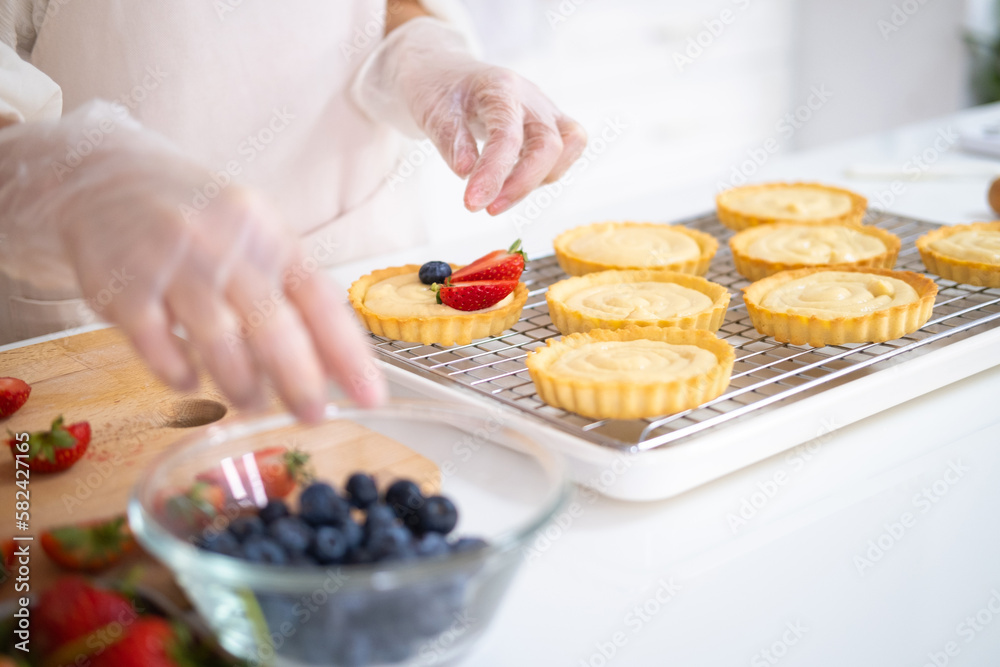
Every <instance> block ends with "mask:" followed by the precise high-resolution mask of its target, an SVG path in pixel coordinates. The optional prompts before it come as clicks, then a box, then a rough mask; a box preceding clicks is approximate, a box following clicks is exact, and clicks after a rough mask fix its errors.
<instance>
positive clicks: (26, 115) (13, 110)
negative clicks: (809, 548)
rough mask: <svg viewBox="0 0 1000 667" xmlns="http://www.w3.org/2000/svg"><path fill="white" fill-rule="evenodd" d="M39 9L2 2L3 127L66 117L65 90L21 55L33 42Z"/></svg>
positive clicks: (22, 1) (21, 1) (15, 0)
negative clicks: (63, 107)
mask: <svg viewBox="0 0 1000 667" xmlns="http://www.w3.org/2000/svg"><path fill="white" fill-rule="evenodd" d="M38 9H39V6H36V3H35V2H32V0H0V125H6V124H9V123H10V122H16V123H22V122H24V121H34V120H53V119H57V118H59V116H60V115H61V114H62V90H60V89H59V86H58V85H56V83H55V81H53V80H52V79H50V78H49V77H48V76H46V75H45V74H44V73H43V72H42V71H41V70H39V69H37V68H35V67H33V66H32V65H31V64H29V63H28V62H27V61H25V60H24V59H23V58H22V57H21V55H20V54H19V51H21V52H22V53H23V52H24V51H25V50H26V49H27V48H29V47H30V42H32V41H33V37H34V14H35V13H37V12H36V10H38ZM25 55H26V54H25Z"/></svg>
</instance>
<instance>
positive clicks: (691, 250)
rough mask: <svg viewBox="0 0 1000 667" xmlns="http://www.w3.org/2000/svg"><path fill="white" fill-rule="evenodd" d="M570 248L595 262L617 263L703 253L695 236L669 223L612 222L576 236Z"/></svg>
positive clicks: (659, 262)
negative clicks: (621, 224)
mask: <svg viewBox="0 0 1000 667" xmlns="http://www.w3.org/2000/svg"><path fill="white" fill-rule="evenodd" d="M567 249H568V250H569V251H570V252H571V253H573V254H574V255H577V256H580V257H585V258H586V259H588V260H590V261H592V262H601V263H605V264H611V265H616V266H642V267H650V266H666V265H667V264H673V263H676V262H682V261H685V260H692V259H698V258H699V257H700V256H701V249H700V248H699V247H698V243H697V242H696V241H695V240H694V239H693V238H691V237H690V236H688V235H686V234H684V233H682V232H678V231H675V230H673V229H670V228H669V227H666V226H664V227H655V226H642V227H618V226H609V227H607V228H605V229H602V230H599V231H595V232H594V233H591V234H584V235H582V236H580V237H579V238H576V239H574V240H573V241H572V242H570V244H569V246H568V247H567Z"/></svg>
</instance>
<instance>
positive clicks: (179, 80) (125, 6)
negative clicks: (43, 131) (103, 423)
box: [0, 0, 424, 343]
mask: <svg viewBox="0 0 1000 667" xmlns="http://www.w3.org/2000/svg"><path fill="white" fill-rule="evenodd" d="M25 4H27V5H31V13H30V16H31V20H30V22H28V21H27V19H25V18H24V17H23V16H22V19H21V23H20V24H19V26H18V30H17V31H16V33H17V34H16V37H17V42H18V43H17V45H16V46H17V47H18V48H19V51H20V52H21V54H22V56H24V57H26V58H28V59H29V60H30V62H31V64H32V65H34V66H35V67H36V68H38V69H39V70H41V71H42V72H44V73H45V74H47V75H48V76H49V77H50V78H51V79H52V80H53V81H54V82H55V83H56V84H58V86H59V87H60V88H61V90H62V98H63V111H64V112H65V113H68V112H70V111H72V110H73V109H76V108H77V107H78V106H80V105H81V104H83V103H85V102H87V101H88V100H91V99H94V98H104V99H107V100H117V101H119V102H121V103H122V104H124V105H125V106H126V107H128V108H129V110H130V112H131V113H132V115H133V116H134V117H135V118H136V119H137V120H139V121H140V122H141V123H142V124H143V125H145V126H146V127H148V128H150V129H152V130H155V131H157V132H159V133H161V134H163V135H165V136H166V137H168V138H169V139H170V140H172V141H173V142H174V143H175V144H176V145H177V146H179V147H180V148H181V149H182V150H183V151H185V152H186V153H187V154H188V155H190V156H192V157H194V158H195V159H197V160H199V161H200V162H201V163H203V164H205V165H206V166H208V167H209V168H210V169H211V170H212V171H213V172H215V173H216V174H217V176H218V181H219V182H220V183H222V182H224V181H225V180H226V178H227V177H231V178H233V179H234V180H236V181H238V182H241V183H242V184H245V185H247V186H249V187H251V188H254V189H257V190H259V191H261V192H263V193H264V194H265V195H267V196H268V197H269V198H270V200H271V201H272V202H273V203H274V204H275V205H276V206H277V208H278V210H279V211H280V212H281V213H282V214H283V216H284V219H285V220H286V222H287V224H288V225H289V227H290V229H292V230H293V231H294V232H295V233H297V234H298V235H300V236H302V237H303V239H304V242H305V243H306V246H307V247H306V253H307V254H311V255H313V256H314V257H315V258H316V259H317V260H319V261H321V262H322V263H323V264H324V265H331V264H336V263H339V262H344V261H347V260H351V259H356V258H360V257H364V256H368V255H372V254H376V253H381V252H387V251H390V250H393V249H396V248H402V247H406V246H410V245H416V244H419V243H420V242H421V241H422V240H423V239H424V232H423V226H422V225H421V224H420V223H419V220H418V219H417V213H416V208H417V207H416V205H415V192H416V181H417V179H416V178H413V179H409V180H408V181H406V182H404V183H402V184H400V183H399V182H398V179H397V180H396V181H390V180H389V179H388V178H387V175H389V174H391V173H392V171H393V170H394V168H395V166H396V162H397V159H398V156H399V155H400V148H401V141H402V138H401V137H400V135H399V134H398V133H396V132H395V131H394V130H392V129H391V128H389V127H388V126H385V125H381V124H376V123H373V122H372V121H370V120H369V119H368V118H366V117H365V116H364V115H363V114H362V112H361V111H360V110H358V109H357V108H356V107H355V106H354V105H353V103H352V102H351V101H350V99H349V98H348V95H347V91H348V87H349V83H350V79H351V77H352V76H353V74H354V72H355V71H356V70H357V68H358V66H359V65H360V64H361V62H362V61H363V60H364V59H365V57H366V56H367V55H368V54H369V53H370V52H371V50H372V49H373V48H374V47H375V45H376V44H377V43H378V41H379V39H380V38H381V35H382V30H383V21H382V18H383V16H384V12H385V6H386V5H385V0H350V1H348V0H285V1H283V2H274V1H273V0H173V1H172V2H169V3H147V2H137V1H135V0H87V2H76V1H73V0H50V2H49V4H48V7H47V9H46V8H45V4H44V2H39V1H35V2H31V0H20V2H11V1H10V0H0V20H2V19H3V18H4V17H3V14H4V13H5V12H6V13H16V12H17V11H20V12H21V13H22V15H24V14H26V10H25V9H24V7H25ZM15 6H17V7H15ZM14 20H15V22H16V21H17V18H16V17H15V19H14ZM32 29H34V30H35V31H36V36H34V37H35V38H34V40H33V43H32V40H31V37H33V35H31V34H27V35H26V33H30V32H31V30H32ZM2 33H3V31H0V39H4V35H3V34H2ZM10 39H11V37H10V36H9V35H8V36H7V39H5V41H7V43H8V45H9V46H12V47H14V46H15V44H10ZM2 95H3V90H2V89H0V96H2ZM2 110H3V106H2V103H0V111H2ZM203 194H207V195H209V196H210V195H211V194H212V189H211V186H209V189H208V190H207V191H206V192H205V193H203ZM197 195H198V193H192V196H193V197H197ZM0 273H2V272H0ZM4 283H6V284H4ZM0 294H3V295H4V296H5V299H7V300H8V303H3V304H0V343H3V342H9V341H10V340H18V339H22V338H26V337H30V336H36V335H40V334H42V333H47V332H50V331H55V330H59V329H64V328H68V327H72V326H77V325H79V324H86V323H88V321H89V320H92V319H93V315H92V314H90V313H89V311H88V310H87V309H86V308H85V307H83V306H82V304H81V301H80V300H79V299H78V298H77V297H78V296H79V295H78V293H76V288H75V286H72V285H62V286H52V285H47V286H44V287H41V286H38V285H30V284H24V282H23V281H17V282H15V283H13V284H12V281H11V280H9V279H5V278H4V277H2V276H0Z"/></svg>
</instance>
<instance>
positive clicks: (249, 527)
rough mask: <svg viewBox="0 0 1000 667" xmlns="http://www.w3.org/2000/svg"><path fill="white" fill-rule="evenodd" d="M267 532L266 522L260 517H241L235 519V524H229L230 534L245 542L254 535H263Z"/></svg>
mask: <svg viewBox="0 0 1000 667" xmlns="http://www.w3.org/2000/svg"><path fill="white" fill-rule="evenodd" d="M264 530H265V526H264V522H263V521H262V520H261V518H260V517H259V516H253V515H251V516H241V517H237V518H235V519H233V522H232V523H231V524H229V532H230V533H232V534H233V536H234V537H235V538H236V539H238V540H239V541H240V542H243V541H244V540H246V539H247V538H248V537H252V536H254V535H263V534H264Z"/></svg>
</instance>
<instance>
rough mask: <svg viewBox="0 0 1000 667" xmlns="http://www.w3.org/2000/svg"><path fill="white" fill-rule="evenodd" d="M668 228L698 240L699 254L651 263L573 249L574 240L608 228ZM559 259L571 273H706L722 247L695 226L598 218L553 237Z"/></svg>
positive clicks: (577, 274) (578, 274) (562, 266)
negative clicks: (599, 256)
mask: <svg viewBox="0 0 1000 667" xmlns="http://www.w3.org/2000/svg"><path fill="white" fill-rule="evenodd" d="M642 228H649V229H669V230H671V231H675V232H679V233H681V234H684V235H685V236H687V237H688V238H690V239H691V240H693V241H694V242H695V243H697V244H698V250H699V255H698V257H695V258H691V259H681V260H678V261H676V262H670V263H668V264H657V265H652V266H650V265H649V264H648V263H644V262H642V261H641V259H640V258H637V259H636V261H633V262H626V263H621V264H612V263H608V262H602V261H599V260H595V259H593V258H588V257H584V256H581V255H578V254H576V253H574V252H573V251H572V250H570V246H571V245H572V243H573V242H574V241H575V240H577V239H579V238H581V237H583V236H585V235H587V234H594V233H601V232H604V231H606V230H608V229H642ZM552 245H553V246H554V247H555V251H556V259H557V260H558V261H559V266H560V267H561V268H562V270H563V271H565V272H566V273H568V274H569V275H571V276H582V275H585V274H587V273H594V272H597V271H610V270H613V269H622V270H624V269H662V270H667V271H677V272H679V273H689V274H692V275H698V276H700V275H703V274H704V273H705V272H706V271H708V266H709V264H711V263H712V258H713V257H714V256H715V253H716V252H717V251H718V249H719V242H718V241H716V240H715V238H714V237H713V236H712V235H710V234H706V233H704V232H700V231H698V230H696V229H688V228H687V227H682V226H680V225H662V224H659V223H655V222H597V223H594V224H590V225H582V226H580V227H574V228H573V229H569V230H567V231H565V232H563V233H562V234H560V235H559V236H557V237H556V238H555V240H553V242H552Z"/></svg>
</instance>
